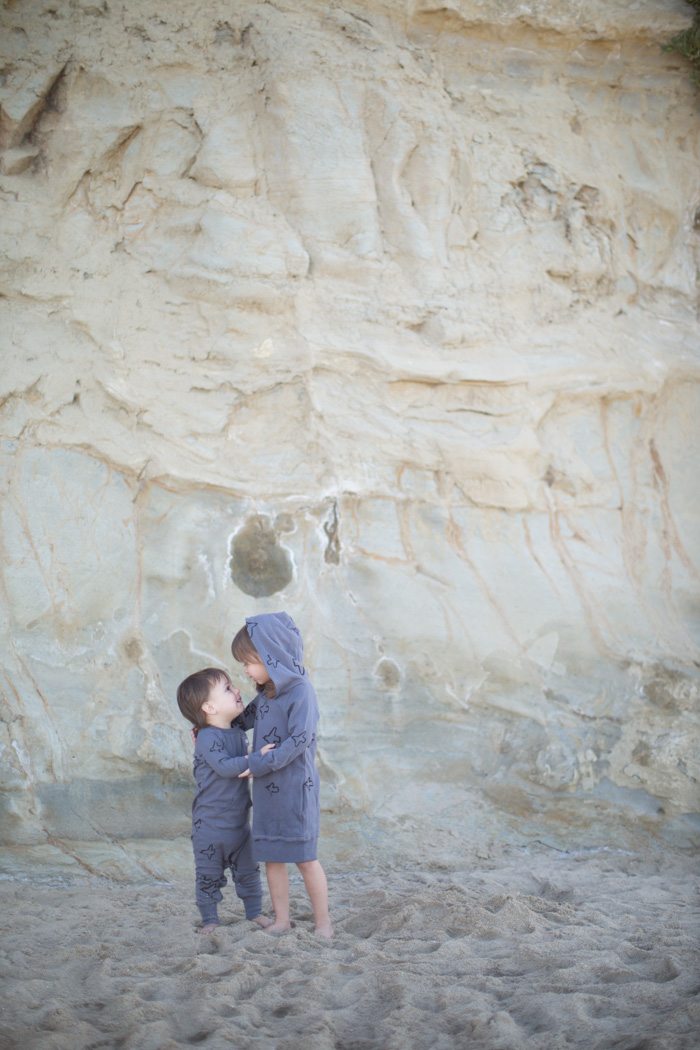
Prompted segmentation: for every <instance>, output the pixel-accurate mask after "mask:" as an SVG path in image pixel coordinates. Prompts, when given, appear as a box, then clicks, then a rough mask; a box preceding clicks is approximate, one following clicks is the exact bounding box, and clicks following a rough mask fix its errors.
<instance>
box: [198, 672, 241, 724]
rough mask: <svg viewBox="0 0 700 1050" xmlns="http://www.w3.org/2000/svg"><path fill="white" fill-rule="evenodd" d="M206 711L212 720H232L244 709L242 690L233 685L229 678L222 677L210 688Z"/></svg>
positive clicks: (208, 717)
mask: <svg viewBox="0 0 700 1050" xmlns="http://www.w3.org/2000/svg"><path fill="white" fill-rule="evenodd" d="M204 711H205V713H206V715H207V719H208V720H211V721H212V722H214V721H217V722H221V723H228V722H232V721H233V720H234V718H238V716H239V715H240V714H241V712H242V711H243V701H242V700H241V694H240V690H238V689H236V688H235V687H234V686H233V685H231V683H230V682H229V680H228V678H220V679H219V680H218V682H217V683H216V685H213V686H212V687H211V689H210V690H209V696H208V697H207V701H206V704H205V705H204Z"/></svg>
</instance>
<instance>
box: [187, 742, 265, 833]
mask: <svg viewBox="0 0 700 1050" xmlns="http://www.w3.org/2000/svg"><path fill="white" fill-rule="evenodd" d="M247 755H248V738H247V736H246V734H245V733H244V732H243V730H242V729H241V728H240V726H238V725H236V724H234V725H233V726H232V727H231V728H230V729H218V728H217V727H216V726H205V727H204V728H203V729H200V730H199V733H198V734H197V742H196V743H195V746H194V765H193V773H194V777H195V780H196V781H197V793H196V795H195V797H194V801H193V802H192V828H193V831H194V832H195V833H198V832H199V831H200V830H203V829H204V828H208V829H211V830H219V831H223V830H230V829H235V828H241V827H243V826H244V825H245V824H246V823H247V822H248V810H249V809H250V806H251V801H250V787H249V783H250V780H249V778H248V777H244V778H243V779H242V780H238V779H237V778H238V775H239V773H245V771H246V770H247V768H248V759H247Z"/></svg>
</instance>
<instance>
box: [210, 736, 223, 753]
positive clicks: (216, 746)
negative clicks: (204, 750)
mask: <svg viewBox="0 0 700 1050" xmlns="http://www.w3.org/2000/svg"><path fill="white" fill-rule="evenodd" d="M223 750H224V742H223V740H218V739H217V740H215V741H214V743H213V744H212V745H211V747H210V748H209V752H210V753H211V752H212V751H223Z"/></svg>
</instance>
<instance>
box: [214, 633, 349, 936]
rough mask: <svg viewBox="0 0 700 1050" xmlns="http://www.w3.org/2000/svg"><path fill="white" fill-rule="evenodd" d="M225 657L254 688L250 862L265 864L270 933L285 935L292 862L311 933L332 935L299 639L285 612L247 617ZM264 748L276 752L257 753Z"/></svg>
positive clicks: (314, 719)
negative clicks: (304, 895) (305, 895)
mask: <svg viewBox="0 0 700 1050" xmlns="http://www.w3.org/2000/svg"><path fill="white" fill-rule="evenodd" d="M231 652H232V653H233V656H234V658H235V659H236V660H238V661H239V663H242V664H243V670H244V671H245V673H246V674H247V675H248V676H249V678H252V679H253V681H254V682H255V684H256V686H257V690H258V697H257V698H256V699H255V700H253V701H252V703H250V704H248V706H247V707H246V709H245V711H244V713H243V715H242V717H241V724H242V725H243V726H244V727H245V728H246V729H249V728H250V727H251V726H253V727H254V732H253V754H251V755H250V756H249V760H248V768H249V770H250V773H251V775H252V777H253V856H254V857H255V859H256V860H262V861H265V870H266V874H267V885H268V888H269V890H270V897H271V898H272V906H273V908H274V910H275V921H274V923H273V925H272V926H270V927H268V929H269V932H270V933H283V932H284V931H285V930H288V929H290V921H289V876H288V874H287V864H288V863H294V864H296V865H297V867H298V868H299V871H300V872H301V875H302V877H303V879H304V885H305V886H306V891H307V893H308V894H309V899H310V900H311V905H312V907H313V912H314V922H315V926H316V932H317V933H318V934H319V935H320V936H322V937H332V936H333V927H332V925H331V920H330V915H329V912H328V886H327V883H326V876H325V873H324V871H323V868H322V867H321V865H320V863H319V861H318V859H317V856H316V850H317V843H318V834H319V824H320V801H319V776H318V770H317V769H316V762H315V756H316V727H317V725H318V719H319V711H318V701H317V700H316V693H315V692H314V690H313V687H312V685H311V683H310V682H309V677H308V674H307V673H306V669H305V667H304V665H303V663H302V657H303V652H304V646H303V642H302V640H301V634H300V633H299V630H298V628H297V627H296V625H295V623H294V621H293V620H292V618H291V616H288V615H287V613H285V612H279V613H264V614H262V615H260V616H256V617H249V618H248V619H246V623H245V627H242V628H241V630H240V631H239V632H238V634H237V635H236V637H235V638H234V639H233V642H232V643H231ZM270 744H273V745H274V750H271V751H267V752H265V753H264V754H263V753H262V750H263V748H265V747H266V746H269V745H270Z"/></svg>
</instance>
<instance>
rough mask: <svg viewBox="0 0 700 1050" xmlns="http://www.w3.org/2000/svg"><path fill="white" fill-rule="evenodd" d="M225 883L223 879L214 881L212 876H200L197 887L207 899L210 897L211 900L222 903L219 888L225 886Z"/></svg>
mask: <svg viewBox="0 0 700 1050" xmlns="http://www.w3.org/2000/svg"><path fill="white" fill-rule="evenodd" d="M224 885H225V882H222V881H221V879H213V878H211V876H210V875H198V876H197V887H198V889H199V891H200V893H202V894H203V895H204V896H205V897H209V898H210V899H211V900H215V901H220V900H221V894H220V893H219V886H224Z"/></svg>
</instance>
